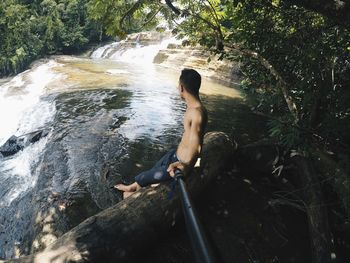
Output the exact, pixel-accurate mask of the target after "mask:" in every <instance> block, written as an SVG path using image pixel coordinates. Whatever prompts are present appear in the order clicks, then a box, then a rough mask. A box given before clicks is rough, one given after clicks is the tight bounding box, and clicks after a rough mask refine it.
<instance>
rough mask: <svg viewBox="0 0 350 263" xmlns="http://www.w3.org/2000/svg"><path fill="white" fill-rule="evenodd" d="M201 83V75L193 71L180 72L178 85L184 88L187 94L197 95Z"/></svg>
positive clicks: (187, 69) (184, 70)
mask: <svg viewBox="0 0 350 263" xmlns="http://www.w3.org/2000/svg"><path fill="white" fill-rule="evenodd" d="M201 82H202V77H201V75H200V74H199V73H198V72H197V71H195V70H194V69H189V68H185V69H183V70H182V71H181V75H180V84H181V85H182V86H184V87H185V89H186V90H187V92H188V93H191V94H192V95H198V94H199V88H200V87H201Z"/></svg>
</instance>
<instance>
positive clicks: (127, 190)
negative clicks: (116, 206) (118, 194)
mask: <svg viewBox="0 0 350 263" xmlns="http://www.w3.org/2000/svg"><path fill="white" fill-rule="evenodd" d="M114 188H116V189H118V190H120V191H123V192H124V193H123V199H125V198H127V197H129V196H130V195H132V194H133V193H135V192H136V191H138V190H140V189H141V186H140V185H139V184H138V183H136V182H135V183H133V184H130V185H125V184H117V185H115V186H114Z"/></svg>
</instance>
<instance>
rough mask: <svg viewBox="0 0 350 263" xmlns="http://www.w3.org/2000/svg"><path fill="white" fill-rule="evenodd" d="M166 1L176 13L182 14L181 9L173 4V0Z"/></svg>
mask: <svg viewBox="0 0 350 263" xmlns="http://www.w3.org/2000/svg"><path fill="white" fill-rule="evenodd" d="M165 3H166V5H167V6H168V7H169V8H170V9H171V10H172V11H173V12H174V13H175V14H176V15H178V16H179V15H181V11H180V10H179V9H178V8H176V7H175V6H174V5H173V3H172V2H171V0H165Z"/></svg>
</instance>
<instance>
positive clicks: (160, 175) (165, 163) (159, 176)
mask: <svg viewBox="0 0 350 263" xmlns="http://www.w3.org/2000/svg"><path fill="white" fill-rule="evenodd" d="M178 161H179V159H178V158H177V156H176V150H170V151H169V152H168V153H167V154H165V155H164V156H163V157H162V158H161V159H160V160H159V161H158V162H157V163H156V164H155V165H154V166H153V167H152V168H151V169H150V170H147V171H144V172H142V173H140V174H138V175H137V176H136V177H135V181H136V182H137V183H138V184H139V185H140V186H142V187H144V186H147V185H150V184H156V183H160V182H164V181H168V180H170V179H172V177H171V176H170V175H169V173H168V172H167V169H168V167H169V165H170V164H171V163H174V162H178Z"/></svg>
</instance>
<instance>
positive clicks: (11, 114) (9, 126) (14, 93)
mask: <svg viewBox="0 0 350 263" xmlns="http://www.w3.org/2000/svg"><path fill="white" fill-rule="evenodd" d="M57 65H58V63H56V62H54V61H49V62H47V63H45V64H42V65H40V66H38V67H37V68H35V69H33V70H30V71H29V70H28V71H25V72H23V73H21V74H19V75H17V76H16V77H14V78H13V79H12V80H10V81H9V82H8V83H5V84H3V85H2V86H0V125H1V129H0V146H1V145H3V144H4V143H5V142H6V141H7V140H8V139H9V137H11V136H12V135H15V136H21V135H24V134H27V133H30V132H33V131H36V130H38V129H42V128H44V127H46V126H47V125H48V123H50V122H51V121H52V119H53V117H54V114H55V104H54V102H53V101H50V100H49V99H47V98H45V96H43V95H44V94H45V87H46V86H47V85H48V84H49V83H50V82H51V81H53V80H57V78H59V77H60V75H58V74H57V73H55V74H54V73H53V72H52V71H51V68H52V67H55V66H57ZM46 140H47V138H44V139H42V140H40V141H39V142H37V143H34V144H33V145H30V146H28V147H27V148H25V149H24V150H22V151H20V152H18V153H16V154H15V155H13V156H10V157H7V158H4V159H0V180H1V182H8V183H6V184H5V183H2V184H1V185H0V208H1V207H4V206H7V205H9V204H10V203H11V202H12V201H13V200H14V199H15V198H16V197H18V196H19V195H20V194H21V193H23V192H24V191H26V190H27V189H28V188H30V187H32V186H34V184H35V182H36V180H35V178H33V174H32V171H31V168H32V167H33V166H34V164H35V163H36V162H37V160H38V156H40V153H41V152H42V150H43V149H44V147H45V142H46Z"/></svg>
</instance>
